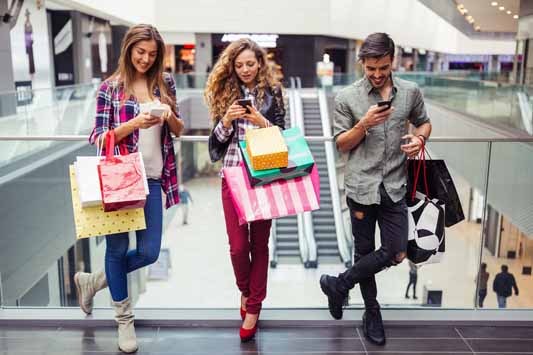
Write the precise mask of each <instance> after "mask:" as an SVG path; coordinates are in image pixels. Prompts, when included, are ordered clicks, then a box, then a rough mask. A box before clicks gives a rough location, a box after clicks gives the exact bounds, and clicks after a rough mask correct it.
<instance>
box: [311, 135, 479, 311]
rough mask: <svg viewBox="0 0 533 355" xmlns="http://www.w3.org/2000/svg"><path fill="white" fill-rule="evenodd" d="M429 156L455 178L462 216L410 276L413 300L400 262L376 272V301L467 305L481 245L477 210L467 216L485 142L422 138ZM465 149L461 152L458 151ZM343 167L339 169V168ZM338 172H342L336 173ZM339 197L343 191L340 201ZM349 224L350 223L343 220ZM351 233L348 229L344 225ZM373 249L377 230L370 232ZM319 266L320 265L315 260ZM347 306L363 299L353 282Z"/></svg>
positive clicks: (471, 303) (396, 304) (401, 304)
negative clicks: (437, 256)
mask: <svg viewBox="0 0 533 355" xmlns="http://www.w3.org/2000/svg"><path fill="white" fill-rule="evenodd" d="M428 151H429V153H430V154H431V157H432V159H444V161H445V163H446V165H447V167H448V170H449V171H450V174H451V176H452V179H453V181H454V183H455V187H456V189H457V192H458V195H459V198H460V200H461V203H462V207H463V210H464V213H465V216H466V219H465V220H464V221H462V222H460V223H458V224H456V225H454V226H452V227H450V228H446V231H445V233H446V234H445V236H446V252H445V255H444V258H443V260H442V261H441V262H440V263H439V264H430V265H423V266H420V267H419V268H418V270H417V278H416V282H417V283H416V285H415V288H416V297H417V298H416V299H414V294H413V286H411V288H410V290H409V293H408V297H406V289H407V286H408V284H409V280H410V278H411V279H412V280H414V276H410V267H409V263H408V262H407V260H406V261H404V262H403V263H401V264H400V265H398V266H396V267H391V268H389V269H387V270H384V271H382V272H380V273H379V274H377V276H376V281H377V287H378V301H379V302H380V303H381V304H382V306H392V307H420V306H423V307H442V308H472V307H474V294H475V290H476V282H475V280H476V272H477V269H478V265H479V258H480V245H481V214H482V205H481V209H479V210H477V212H478V214H477V215H473V216H470V215H469V211H471V210H472V208H473V206H472V204H473V201H472V197H471V195H472V193H473V191H474V190H477V191H483V189H484V184H485V180H484V179H485V171H486V166H487V143H435V142H430V143H428ZM466 151H467V152H468V155H465V154H464V152H466ZM343 170H344V168H343ZM341 174H342V173H341ZM342 199H345V197H344V193H342V194H341V200H342ZM349 225H350V224H349ZM348 232H349V233H350V234H351V229H350V230H348ZM375 243H376V248H379V246H380V245H381V243H380V231H379V229H377V231H376V240H375ZM319 265H322V264H321V263H320V260H319ZM350 305H353V306H356V307H361V306H363V299H362V296H361V292H360V290H359V287H358V286H356V287H355V288H354V289H353V290H352V291H351V293H350Z"/></svg>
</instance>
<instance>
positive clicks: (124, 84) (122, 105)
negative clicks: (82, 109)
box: [74, 25, 183, 353]
mask: <svg viewBox="0 0 533 355" xmlns="http://www.w3.org/2000/svg"><path fill="white" fill-rule="evenodd" d="M164 56H165V44H164V42H163V39H162V38H161V35H160V34H159V32H158V31H157V29H156V28H155V27H153V26H150V25H136V26H133V27H132V28H130V29H129V31H128V32H127V33H126V35H125V37H124V40H123V41H122V49H121V53H120V58H119V63H118V69H117V71H116V72H115V73H114V74H113V75H112V76H111V77H110V78H109V79H107V80H106V81H104V83H103V84H102V85H101V86H100V90H99V91H98V96H97V99H96V119H95V124H94V129H93V132H92V134H91V136H90V142H91V143H92V144H95V143H96V144H102V143H103V142H102V141H103V140H105V134H106V132H108V131H109V130H111V129H114V131H115V135H116V140H117V142H118V143H117V144H121V145H122V146H124V147H127V149H128V151H129V152H130V153H133V152H135V151H137V150H138V151H139V152H140V153H141V154H142V157H143V160H144V165H145V168H146V175H147V177H148V187H149V190H150V194H149V195H148V196H147V198H146V205H145V207H144V214H145V217H146V229H144V230H139V231H137V232H136V236H137V243H136V249H134V250H128V249H129V236H128V233H119V234H114V235H108V236H106V253H105V274H104V273H103V272H96V273H92V274H87V273H77V274H76V275H75V276H74V282H75V284H76V289H77V292H78V301H79V304H80V307H81V309H82V310H83V311H84V312H85V313H87V314H89V313H91V311H92V307H93V297H94V295H95V293H96V292H97V291H98V290H100V289H102V288H104V287H106V286H107V284H109V291H110V292H111V298H112V299H113V302H112V305H113V308H114V309H115V314H116V320H117V323H118V346H119V348H120V350H121V351H123V352H125V353H130V352H135V351H136V350H137V348H138V346H137V339H136V336H135V328H134V326H133V318H134V317H133V312H132V308H133V305H132V300H131V298H129V296H128V273H130V272H132V271H134V270H137V269H139V268H141V267H144V266H147V265H150V264H153V263H154V262H155V261H156V260H157V259H158V257H159V252H160V248H161V237H162V234H163V208H162V207H163V201H162V194H161V192H163V193H165V195H166V208H169V207H171V206H173V205H175V204H177V203H178V201H179V198H178V184H177V171H176V160H175V155H174V145H173V140H172V136H171V133H173V134H174V135H176V136H179V135H180V134H181V131H182V130H183V121H182V120H181V119H180V116H179V113H178V112H179V111H178V107H177V104H176V86H175V84H174V79H173V78H172V76H171V75H169V74H168V73H163V58H164ZM155 107H157V108H158V109H159V108H164V112H163V114H162V116H161V117H157V116H152V115H151V114H150V110H151V108H155ZM104 146H105V145H104Z"/></svg>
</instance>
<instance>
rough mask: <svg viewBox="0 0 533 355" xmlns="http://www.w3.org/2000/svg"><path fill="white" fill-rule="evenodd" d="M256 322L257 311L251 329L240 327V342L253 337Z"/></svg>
mask: <svg viewBox="0 0 533 355" xmlns="http://www.w3.org/2000/svg"><path fill="white" fill-rule="evenodd" d="M245 315H246V314H245ZM257 323H259V313H257V320H256V321H255V325H254V327H253V328H252V329H245V328H243V327H241V329H240V331H239V335H240V337H241V342H242V343H246V342H248V341H250V340H252V339H253V338H254V336H255V333H256V332H257Z"/></svg>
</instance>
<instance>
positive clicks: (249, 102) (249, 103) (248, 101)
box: [237, 99, 252, 113]
mask: <svg viewBox="0 0 533 355" xmlns="http://www.w3.org/2000/svg"><path fill="white" fill-rule="evenodd" d="M237 104H239V105H240V106H242V107H243V108H244V109H246V113H251V112H250V109H249V108H248V106H252V99H239V100H237Z"/></svg>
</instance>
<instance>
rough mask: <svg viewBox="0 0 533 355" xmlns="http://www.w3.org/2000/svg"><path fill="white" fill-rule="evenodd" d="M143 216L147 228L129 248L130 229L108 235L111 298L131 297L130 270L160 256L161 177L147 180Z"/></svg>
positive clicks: (107, 273) (107, 258) (106, 256)
mask: <svg viewBox="0 0 533 355" xmlns="http://www.w3.org/2000/svg"><path fill="white" fill-rule="evenodd" d="M148 187H149V188H150V194H149V195H148V196H146V205H145V206H144V216H145V218H146V229H144V230H139V231H137V232H136V237H137V248H136V249H135V250H130V251H128V247H129V238H128V233H127V232H126V233H117V234H111V235H107V236H106V251H105V273H106V278H107V283H108V285H109V291H110V292H111V298H112V299H113V301H115V302H120V301H123V300H124V299H126V298H128V273H130V272H132V271H134V270H137V269H139V268H141V267H143V266H146V265H150V264H153V263H154V262H156V261H157V258H159V251H160V250H161V237H162V234H163V200H162V197H161V181H160V180H151V179H150V180H148Z"/></svg>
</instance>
